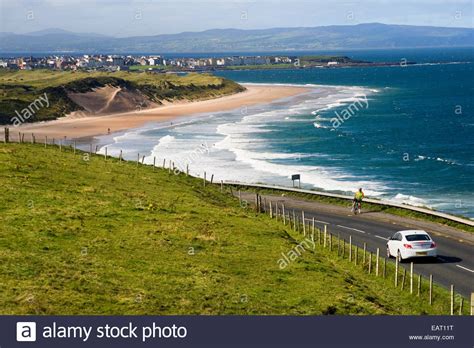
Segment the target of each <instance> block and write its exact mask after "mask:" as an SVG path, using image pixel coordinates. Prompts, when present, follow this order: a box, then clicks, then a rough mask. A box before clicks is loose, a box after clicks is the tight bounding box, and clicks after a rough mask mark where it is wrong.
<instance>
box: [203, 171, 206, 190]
mask: <svg viewBox="0 0 474 348" xmlns="http://www.w3.org/2000/svg"><path fill="white" fill-rule="evenodd" d="M203 183H204V187H206V172H204V177H203Z"/></svg>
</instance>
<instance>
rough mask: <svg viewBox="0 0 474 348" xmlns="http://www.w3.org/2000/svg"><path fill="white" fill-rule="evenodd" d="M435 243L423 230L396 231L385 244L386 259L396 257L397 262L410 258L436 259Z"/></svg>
mask: <svg viewBox="0 0 474 348" xmlns="http://www.w3.org/2000/svg"><path fill="white" fill-rule="evenodd" d="M437 255H438V251H437V248H436V243H435V242H434V240H433V239H431V237H430V235H429V234H428V233H426V231H423V230H408V231H398V232H397V233H395V234H394V235H393V236H392V237H390V239H389V240H388V242H387V257H391V256H393V257H397V258H398V261H399V262H402V261H403V260H406V259H409V258H412V257H436V256H437Z"/></svg>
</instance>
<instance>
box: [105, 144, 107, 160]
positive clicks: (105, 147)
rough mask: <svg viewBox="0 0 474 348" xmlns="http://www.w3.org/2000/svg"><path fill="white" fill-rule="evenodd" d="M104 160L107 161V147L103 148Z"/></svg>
mask: <svg viewBox="0 0 474 348" xmlns="http://www.w3.org/2000/svg"><path fill="white" fill-rule="evenodd" d="M105 160H106V161H107V146H106V147H105Z"/></svg>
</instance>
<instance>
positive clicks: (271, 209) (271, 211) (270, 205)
mask: <svg viewBox="0 0 474 348" xmlns="http://www.w3.org/2000/svg"><path fill="white" fill-rule="evenodd" d="M268 204H269V212H268V214H269V215H270V219H273V207H272V201H268Z"/></svg>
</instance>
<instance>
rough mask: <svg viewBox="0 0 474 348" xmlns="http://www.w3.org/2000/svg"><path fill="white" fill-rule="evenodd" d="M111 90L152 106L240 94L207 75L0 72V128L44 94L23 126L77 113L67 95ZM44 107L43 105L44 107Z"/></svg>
mask: <svg viewBox="0 0 474 348" xmlns="http://www.w3.org/2000/svg"><path fill="white" fill-rule="evenodd" d="M104 86H114V87H121V88H125V89H127V90H130V91H138V92H139V93H141V94H143V95H145V97H146V98H148V99H149V100H151V101H153V102H155V103H158V104H159V103H161V102H163V101H174V100H183V99H186V100H191V101H192V100H203V99H211V98H215V97H220V96H224V95H229V94H233V93H237V92H241V91H243V90H244V88H243V87H242V86H240V85H239V84H237V83H235V82H233V81H230V80H227V79H224V78H221V77H216V76H213V75H208V74H193V73H190V74H187V75H186V76H178V75H175V74H156V73H146V72H141V73H139V72H124V71H119V72H113V73H107V72H86V71H75V72H74V71H51V70H32V71H10V70H5V69H0V124H10V123H13V122H12V117H14V116H16V115H17V114H16V112H18V113H19V114H20V115H21V114H22V110H24V109H26V108H28V106H29V105H30V104H31V103H32V102H34V101H35V100H36V99H37V98H39V97H40V96H44V95H45V94H46V96H47V98H48V101H49V103H48V104H49V106H47V107H45V106H42V107H38V108H34V115H33V116H32V117H30V118H28V119H27V120H26V122H37V121H45V120H52V119H56V118H58V117H62V116H64V115H66V114H67V113H69V112H71V111H75V110H80V109H81V108H80V106H78V105H77V104H75V103H74V102H73V101H72V100H71V99H70V98H69V97H68V93H70V92H75V93H81V92H89V91H92V90H93V89H94V88H99V87H104ZM45 105H46V103H45Z"/></svg>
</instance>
